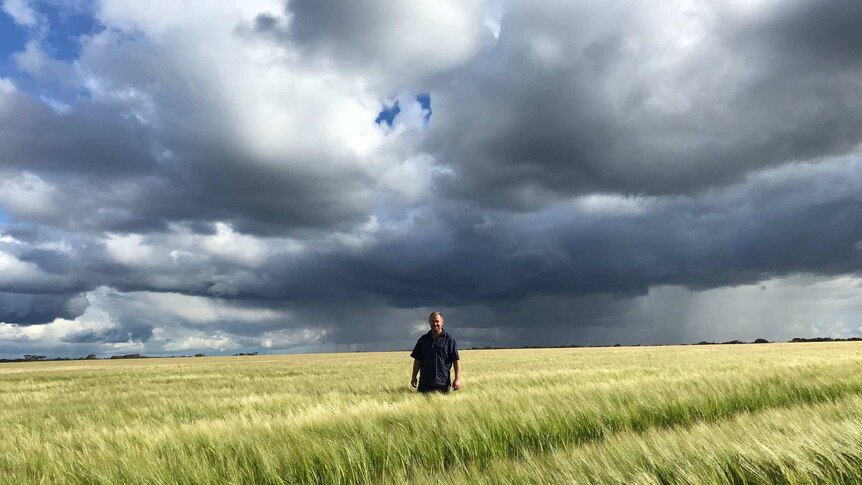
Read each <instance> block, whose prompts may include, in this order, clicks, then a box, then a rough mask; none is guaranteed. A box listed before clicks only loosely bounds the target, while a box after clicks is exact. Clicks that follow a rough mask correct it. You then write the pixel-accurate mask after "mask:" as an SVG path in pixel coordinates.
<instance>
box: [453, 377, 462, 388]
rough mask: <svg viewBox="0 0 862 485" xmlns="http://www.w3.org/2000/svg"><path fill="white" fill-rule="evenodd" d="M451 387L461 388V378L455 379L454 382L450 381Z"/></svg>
mask: <svg viewBox="0 0 862 485" xmlns="http://www.w3.org/2000/svg"><path fill="white" fill-rule="evenodd" d="M452 389H455V390H456V391H457V390H458V389H461V379H455V382H453V383H452Z"/></svg>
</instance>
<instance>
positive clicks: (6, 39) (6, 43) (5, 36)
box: [0, 10, 27, 77]
mask: <svg viewBox="0 0 862 485" xmlns="http://www.w3.org/2000/svg"><path fill="white" fill-rule="evenodd" d="M26 43H27V32H26V31H25V30H24V29H22V28H21V27H19V26H18V25H17V24H16V23H15V21H13V20H12V17H10V16H9V15H7V14H6V12H4V11H2V10H0V76H3V77H5V76H7V75H8V74H9V73H11V72H12V70H13V69H14V67H15V65H14V63H13V62H12V60H11V59H9V56H11V55H12V54H14V53H15V52H19V51H22V50H24V44H26Z"/></svg>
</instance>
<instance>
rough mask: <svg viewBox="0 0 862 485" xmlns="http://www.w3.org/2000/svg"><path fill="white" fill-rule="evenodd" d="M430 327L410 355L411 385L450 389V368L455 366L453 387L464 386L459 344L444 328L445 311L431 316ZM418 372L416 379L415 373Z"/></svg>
mask: <svg viewBox="0 0 862 485" xmlns="http://www.w3.org/2000/svg"><path fill="white" fill-rule="evenodd" d="M428 325H430V326H431V330H430V331H429V332H428V333H426V334H425V335H423V336H421V337H419V340H418V341H417V342H416V347H414V348H413V352H412V353H411V354H410V357H413V359H414V360H413V377H411V378H410V385H411V386H413V387H417V385H418V388H419V392H432V391H436V392H449V378H450V374H449V371H450V370H451V369H452V365H453V364H454V366H455V382H453V383H452V387H453V388H454V389H455V390H456V391H457V390H458V389H461V361H460V360H459V359H460V356H459V355H458V343H457V342H455V339H454V338H452V336H451V335H449V334H448V333H446V332H444V331H443V314H442V313H440V312H433V313H431V315H430V316H428ZM417 374H418V375H419V378H418V379H417V377H416V375H417Z"/></svg>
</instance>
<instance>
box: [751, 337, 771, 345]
mask: <svg viewBox="0 0 862 485" xmlns="http://www.w3.org/2000/svg"><path fill="white" fill-rule="evenodd" d="M754 343H756V344H768V343H769V340H766V339H765V338H759V339H757V340H755V341H754Z"/></svg>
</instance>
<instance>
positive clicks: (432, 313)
mask: <svg viewBox="0 0 862 485" xmlns="http://www.w3.org/2000/svg"><path fill="white" fill-rule="evenodd" d="M434 317H440V320H446V319H445V318H443V314H442V313H440V312H431V314H430V315H428V321H429V322H430V321H431V319H432V318H434Z"/></svg>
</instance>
